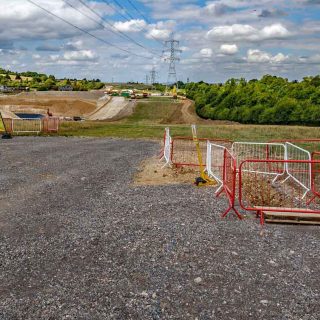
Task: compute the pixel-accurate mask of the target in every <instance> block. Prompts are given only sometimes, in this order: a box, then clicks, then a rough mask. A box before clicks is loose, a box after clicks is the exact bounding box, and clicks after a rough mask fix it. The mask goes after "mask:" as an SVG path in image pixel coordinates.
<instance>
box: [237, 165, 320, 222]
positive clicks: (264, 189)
mask: <svg viewBox="0 0 320 320" xmlns="http://www.w3.org/2000/svg"><path fill="white" fill-rule="evenodd" d="M275 163H281V164H285V165H286V167H289V168H292V167H294V168H295V174H299V172H298V170H301V171H302V172H303V174H305V168H306V167H309V166H311V167H313V166H319V165H320V161H311V160H258V159H255V160H245V161H243V162H242V163H241V164H240V166H239V203H240V207H241V208H242V209H244V210H248V211H255V212H257V214H258V215H259V216H260V221H261V224H263V223H264V212H265V211H267V212H287V213H301V214H303V213H306V214H307V213H319V214H320V204H318V203H315V204H313V206H309V202H308V201H307V200H306V199H305V189H304V188H303V186H302V185H301V184H296V183H281V182H279V183H277V184H276V185H275V184H274V183H272V181H270V179H266V174H265V173H262V172H267V171H268V170H269V168H270V164H271V165H273V164H275ZM252 164H254V166H255V167H259V170H257V171H256V172H252V171H251V170H249V168H251V167H252ZM271 167H272V166H271ZM308 174H309V172H308Z"/></svg>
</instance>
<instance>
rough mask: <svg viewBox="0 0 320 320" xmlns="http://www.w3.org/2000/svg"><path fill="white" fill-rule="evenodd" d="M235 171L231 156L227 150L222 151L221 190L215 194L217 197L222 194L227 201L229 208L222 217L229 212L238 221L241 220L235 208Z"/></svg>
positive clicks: (234, 161) (233, 160)
mask: <svg viewBox="0 0 320 320" xmlns="http://www.w3.org/2000/svg"><path fill="white" fill-rule="evenodd" d="M236 178H237V170H236V160H235V158H234V157H233V155H232V154H231V153H230V151H228V150H227V149H225V150H224V165H223V188H222V189H221V190H220V192H219V193H218V194H217V197H219V196H220V195H221V194H222V192H224V193H225V194H226V196H227V198H228V201H229V207H228V208H227V210H226V211H225V212H224V213H223V215H222V217H225V216H226V215H227V214H228V213H229V212H230V211H231V210H233V211H234V213H235V214H236V215H237V217H238V218H239V219H242V216H241V214H240V213H239V212H238V210H237V209H236V207H235V201H236V185H237V179H236Z"/></svg>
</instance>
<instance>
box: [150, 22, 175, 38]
mask: <svg viewBox="0 0 320 320" xmlns="http://www.w3.org/2000/svg"><path fill="white" fill-rule="evenodd" d="M175 25H176V22H175V21H173V20H167V21H159V22H157V23H156V24H151V25H149V26H148V28H149V32H148V33H147V35H146V37H147V38H148V39H152V38H156V39H159V40H167V39H169V37H170V34H171V33H172V32H173V31H174V28H175Z"/></svg>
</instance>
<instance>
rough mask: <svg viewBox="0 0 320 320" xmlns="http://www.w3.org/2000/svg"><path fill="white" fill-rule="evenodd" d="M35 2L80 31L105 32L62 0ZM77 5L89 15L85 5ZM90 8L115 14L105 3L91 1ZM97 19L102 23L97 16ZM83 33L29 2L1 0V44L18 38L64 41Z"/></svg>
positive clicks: (103, 12) (40, 0)
mask: <svg viewBox="0 0 320 320" xmlns="http://www.w3.org/2000/svg"><path fill="white" fill-rule="evenodd" d="M35 3H36V4H38V5H39V6H41V7H43V8H44V9H46V10H48V11H49V12H51V13H53V14H55V15H57V16H59V17H61V18H63V19H64V20H66V21H69V22H70V23H72V24H74V25H76V26H77V27H79V28H83V29H85V30H88V31H90V30H98V29H102V27H101V26H99V25H98V24H97V23H96V22H95V21H93V20H91V19H89V18H87V17H86V16H84V15H83V14H81V13H80V12H78V11H76V10H74V9H73V8H72V7H70V6H67V5H66V3H65V2H64V1H62V0H55V1H48V0H37V1H35ZM73 5H74V6H76V7H77V8H78V9H79V10H80V11H82V12H88V9H87V8H85V7H84V6H83V5H82V4H81V3H76V4H74V3H73ZM88 5H89V6H91V7H93V8H95V10H97V11H98V12H99V13H102V14H107V13H108V12H109V13H111V11H112V9H110V8H109V11H108V10H107V6H106V5H102V4H101V3H100V4H99V3H97V2H89V3H88ZM88 15H89V14H88ZM95 19H97V20H99V18H97V17H95ZM79 34H82V32H81V31H80V30H77V29H76V28H73V27H72V26H70V25H68V24H66V23H65V22H63V21H61V20H59V19H58V18H55V17H53V16H51V15H50V14H49V13H47V12H45V11H44V10H42V9H41V8H38V7H37V6H35V5H33V4H32V3H29V2H27V1H25V0H10V1H1V10H0V41H1V40H15V39H62V38H68V37H71V36H74V35H79Z"/></svg>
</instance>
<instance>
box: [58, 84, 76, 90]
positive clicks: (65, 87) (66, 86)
mask: <svg viewBox="0 0 320 320" xmlns="http://www.w3.org/2000/svg"><path fill="white" fill-rule="evenodd" d="M59 91H73V87H72V86H71V85H69V84H67V85H65V86H61V87H59Z"/></svg>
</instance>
